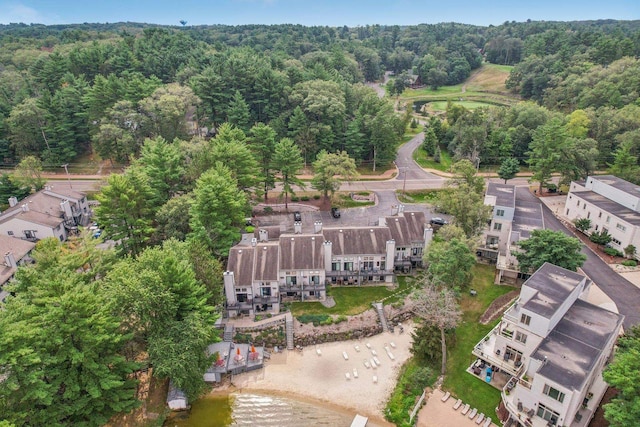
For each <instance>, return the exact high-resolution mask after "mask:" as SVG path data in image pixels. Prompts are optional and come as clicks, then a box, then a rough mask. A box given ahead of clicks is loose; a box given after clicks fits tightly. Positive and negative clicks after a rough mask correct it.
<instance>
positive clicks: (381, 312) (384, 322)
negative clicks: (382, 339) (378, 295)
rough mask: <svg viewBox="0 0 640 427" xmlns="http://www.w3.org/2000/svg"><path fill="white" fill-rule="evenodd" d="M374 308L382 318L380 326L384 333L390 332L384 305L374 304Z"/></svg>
mask: <svg viewBox="0 0 640 427" xmlns="http://www.w3.org/2000/svg"><path fill="white" fill-rule="evenodd" d="M373 307H374V308H375V309H376V311H377V312H378V316H379V317H380V324H381V325H382V332H387V331H389V325H387V318H386V317H385V315H384V305H382V303H381V302H374V303H373Z"/></svg>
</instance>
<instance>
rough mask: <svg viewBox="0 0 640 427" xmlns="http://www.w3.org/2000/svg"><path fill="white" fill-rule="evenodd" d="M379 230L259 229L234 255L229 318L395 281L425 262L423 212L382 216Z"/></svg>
mask: <svg viewBox="0 0 640 427" xmlns="http://www.w3.org/2000/svg"><path fill="white" fill-rule="evenodd" d="M380 222H381V224H380V225H379V226H370V227H353V226H345V227H327V228H323V225H322V222H319V221H317V222H315V223H314V224H313V232H312V233H304V234H303V233H302V225H301V223H300V222H295V223H294V233H283V232H282V231H281V230H280V229H279V227H259V228H258V229H257V230H256V237H253V238H250V237H245V239H243V241H241V242H240V243H239V244H238V245H236V246H234V247H233V248H231V250H230V251H229V260H228V264H227V271H225V273H224V290H225V296H226V314H227V315H228V316H230V317H234V316H237V315H239V314H248V315H254V314H256V313H259V312H269V313H278V312H279V310H280V303H281V302H283V301H287V300H296V301H309V300H315V301H318V300H324V299H325V298H326V285H328V284H331V285H336V286H338V285H355V286H360V285H363V284H367V283H391V282H393V278H394V276H395V270H396V269H399V270H401V269H405V268H411V267H412V266H414V265H417V264H418V263H421V262H422V256H423V253H424V251H425V249H426V247H427V246H428V244H429V242H430V241H431V237H432V229H431V228H430V227H429V225H428V224H427V221H426V219H425V215H424V213H423V212H400V213H399V214H398V215H397V216H392V217H385V218H381V221H380Z"/></svg>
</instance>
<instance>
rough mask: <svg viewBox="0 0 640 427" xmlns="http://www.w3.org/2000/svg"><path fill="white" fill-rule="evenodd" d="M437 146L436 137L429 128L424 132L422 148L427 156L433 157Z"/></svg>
mask: <svg viewBox="0 0 640 427" xmlns="http://www.w3.org/2000/svg"><path fill="white" fill-rule="evenodd" d="M437 146H438V137H437V136H436V133H435V131H434V130H433V128H432V127H431V126H429V127H428V128H427V129H425V131H424V141H423V142H422V148H423V149H424V150H425V151H426V152H427V154H428V155H430V156H433V155H434V154H435V152H436V147H437Z"/></svg>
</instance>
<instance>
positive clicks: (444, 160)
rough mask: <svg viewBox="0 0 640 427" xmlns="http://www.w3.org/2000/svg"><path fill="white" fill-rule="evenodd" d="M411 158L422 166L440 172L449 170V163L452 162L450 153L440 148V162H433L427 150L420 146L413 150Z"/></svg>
mask: <svg viewBox="0 0 640 427" xmlns="http://www.w3.org/2000/svg"><path fill="white" fill-rule="evenodd" d="M413 160H415V161H416V162H417V163H418V164H419V165H420V166H421V167H423V168H427V169H435V170H439V171H442V172H449V169H451V164H452V163H453V160H452V159H451V154H450V153H449V152H447V151H446V150H445V149H442V148H441V149H440V163H438V162H435V161H434V160H433V157H430V156H429V155H428V154H427V152H426V151H424V150H423V149H421V148H418V149H417V150H416V151H414V152H413Z"/></svg>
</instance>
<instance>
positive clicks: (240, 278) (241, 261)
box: [227, 246, 255, 286]
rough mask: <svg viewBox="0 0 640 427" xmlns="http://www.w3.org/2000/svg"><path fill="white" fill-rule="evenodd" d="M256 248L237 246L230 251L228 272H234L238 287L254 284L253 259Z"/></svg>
mask: <svg viewBox="0 0 640 427" xmlns="http://www.w3.org/2000/svg"><path fill="white" fill-rule="evenodd" d="M254 249H255V247H253V246H240V247H238V246H236V247H233V248H231V249H230V250H229V263H228V265H227V270H228V271H232V272H233V278H234V280H235V282H236V285H239V286H251V283H252V282H253V262H254V260H253V257H254V256H255V250H254Z"/></svg>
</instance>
